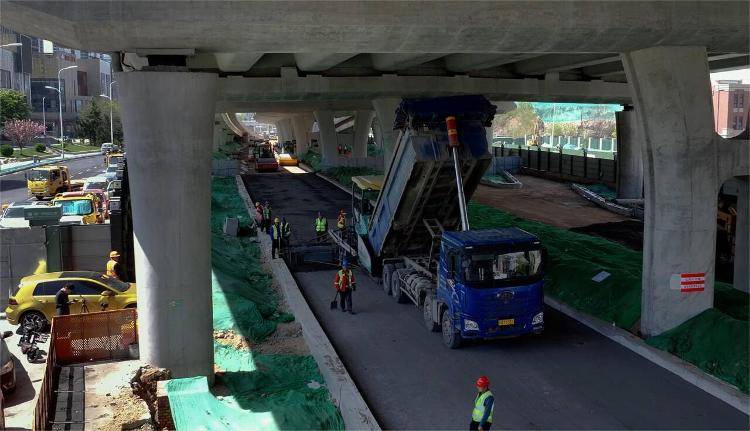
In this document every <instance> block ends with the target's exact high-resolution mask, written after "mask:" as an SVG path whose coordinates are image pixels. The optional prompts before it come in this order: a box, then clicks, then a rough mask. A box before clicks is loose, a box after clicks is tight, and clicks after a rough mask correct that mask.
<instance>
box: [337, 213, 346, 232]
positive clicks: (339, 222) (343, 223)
mask: <svg viewBox="0 0 750 431" xmlns="http://www.w3.org/2000/svg"><path fill="white" fill-rule="evenodd" d="M336 227H338V228H339V229H343V228H345V227H346V216H345V215H344V214H339V216H338V218H337V219H336Z"/></svg>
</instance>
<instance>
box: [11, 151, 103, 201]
mask: <svg viewBox="0 0 750 431" xmlns="http://www.w3.org/2000/svg"><path fill="white" fill-rule="evenodd" d="M58 164H59V165H65V166H67V167H68V171H69V172H70V177H71V178H72V179H74V180H82V179H85V178H88V177H94V176H96V175H100V174H101V172H102V171H103V170H104V156H100V155H96V156H92V157H85V158H82V159H73V160H66V161H64V162H60V163H58ZM26 172H27V171H22V172H17V173H15V174H8V175H3V176H2V177H0V201H1V203H3V204H5V203H9V202H26V201H32V200H36V199H35V198H33V197H32V198H30V197H29V192H28V190H27V189H26V176H25V174H26Z"/></svg>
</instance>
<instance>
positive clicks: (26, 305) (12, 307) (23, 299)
mask: <svg viewBox="0 0 750 431" xmlns="http://www.w3.org/2000/svg"><path fill="white" fill-rule="evenodd" d="M68 283H71V284H73V286H74V288H73V292H71V293H70V295H69V297H68V299H69V301H70V303H71V304H70V314H78V313H81V312H86V311H89V312H94V311H102V305H103V304H107V307H106V309H107V310H120V309H122V308H135V306H136V300H137V294H136V286H135V283H125V282H122V281H120V280H117V279H115V278H112V277H108V276H107V275H104V274H102V273H100V272H94V271H63V272H50V273H47V274H37V275H30V276H28V277H24V278H22V279H21V282H20V283H19V284H18V287H17V288H16V291H15V292H14V293H13V296H11V297H10V298H8V304H9V305H8V308H6V309H5V314H6V316H7V319H8V323H10V324H11V325H18V324H21V325H22V326H25V325H34V326H35V327H37V328H40V329H41V328H44V327H45V326H47V324H49V322H51V321H52V317H54V315H55V294H57V292H58V291H59V290H60V289H61V288H62V287H63V286H65V285H66V284H68ZM84 306H85V307H84Z"/></svg>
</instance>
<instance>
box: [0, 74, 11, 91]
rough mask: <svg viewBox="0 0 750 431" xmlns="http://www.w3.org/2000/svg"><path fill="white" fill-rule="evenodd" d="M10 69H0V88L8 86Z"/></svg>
mask: <svg viewBox="0 0 750 431" xmlns="http://www.w3.org/2000/svg"><path fill="white" fill-rule="evenodd" d="M10 87H11V82H10V70H3V69H0V88H10Z"/></svg>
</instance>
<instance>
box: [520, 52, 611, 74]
mask: <svg viewBox="0 0 750 431" xmlns="http://www.w3.org/2000/svg"><path fill="white" fill-rule="evenodd" d="M613 61H620V56H619V54H548V55H543V56H540V57H535V58H530V59H528V60H523V61H519V62H518V63H516V64H514V65H513V71H515V72H516V73H518V74H519V75H544V74H545V73H549V72H561V71H564V70H572V69H578V68H581V67H586V66H594V65H597V64H602V63H611V62H613Z"/></svg>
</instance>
